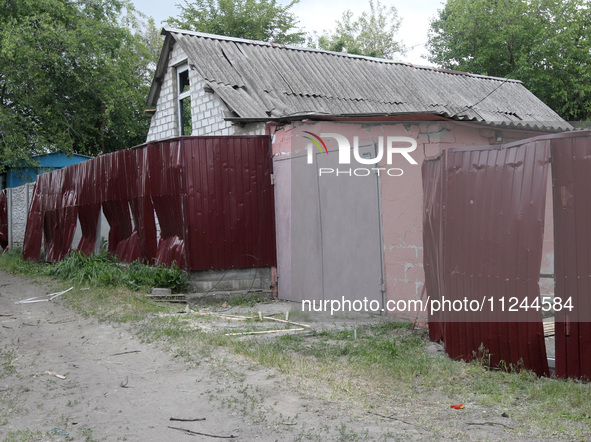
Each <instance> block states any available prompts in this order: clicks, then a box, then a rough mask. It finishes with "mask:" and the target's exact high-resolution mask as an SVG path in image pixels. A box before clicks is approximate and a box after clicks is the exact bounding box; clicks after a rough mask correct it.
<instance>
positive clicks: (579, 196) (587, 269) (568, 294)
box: [552, 132, 591, 380]
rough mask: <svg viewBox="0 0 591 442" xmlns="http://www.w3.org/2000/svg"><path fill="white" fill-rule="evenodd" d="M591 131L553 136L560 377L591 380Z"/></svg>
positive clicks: (558, 367)
mask: <svg viewBox="0 0 591 442" xmlns="http://www.w3.org/2000/svg"><path fill="white" fill-rule="evenodd" d="M590 176H591V133H589V132H579V133H574V134H564V135H561V136H555V137H554V138H553V139H552V177H553V182H552V188H553V200H554V244H555V250H554V269H555V280H556V287H555V293H554V296H555V301H557V300H558V299H560V300H561V301H562V303H563V304H566V303H567V301H568V300H569V299H570V301H571V304H570V305H571V306H572V307H573V308H572V309H566V308H563V309H561V310H559V311H556V375H557V376H558V377H570V378H575V379H585V380H591V352H590V351H589V349H590V348H591V281H590V279H591V256H590V255H589V251H590V250H591V231H590V230H589V226H591V192H589V184H590V182H591V181H590Z"/></svg>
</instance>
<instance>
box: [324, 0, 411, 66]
mask: <svg viewBox="0 0 591 442" xmlns="http://www.w3.org/2000/svg"><path fill="white" fill-rule="evenodd" d="M369 8H370V9H369V11H365V12H363V13H362V14H361V16H360V17H359V18H358V19H357V20H354V19H353V13H352V12H351V11H350V10H347V11H345V12H344V13H343V16H342V19H341V21H337V22H336V30H335V31H334V32H333V33H330V34H327V33H325V34H323V35H322V36H320V37H319V38H318V43H317V46H318V47H319V48H320V49H326V50H329V51H336V52H347V53H349V54H358V55H367V56H370V57H379V58H394V56H395V54H396V53H404V46H403V45H402V43H401V42H399V41H397V40H396V34H397V33H398V29H399V28H400V22H401V19H400V18H399V17H398V11H397V10H396V8H395V7H394V6H391V7H390V8H387V7H386V6H384V5H382V4H381V3H380V0H376V2H375V4H374V2H373V0H369Z"/></svg>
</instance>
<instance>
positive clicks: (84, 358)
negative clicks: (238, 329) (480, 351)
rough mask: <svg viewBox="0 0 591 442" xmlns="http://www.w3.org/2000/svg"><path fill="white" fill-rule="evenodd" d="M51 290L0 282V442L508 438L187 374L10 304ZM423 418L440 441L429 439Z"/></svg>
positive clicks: (160, 356)
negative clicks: (434, 425) (29, 441)
mask: <svg viewBox="0 0 591 442" xmlns="http://www.w3.org/2000/svg"><path fill="white" fill-rule="evenodd" d="M51 289H52V287H45V286H43V285H39V284H35V283H34V282H31V281H29V280H27V279H26V278H23V277H19V276H14V275H9V274H6V273H2V272H0V440H35V441H36V440H51V441H54V440H58V441H61V440H74V441H79V440H81V441H83V440H87V441H91V440H96V441H103V440H106V441H117V440H129V441H185V440H216V439H214V438H212V437H211V436H226V437H229V436H234V439H236V440H243V441H292V440H294V441H295V440H322V441H325V440H409V439H411V440H415V439H433V438H441V437H444V438H448V437H452V438H457V437H460V438H465V439H493V440H498V439H504V438H510V436H509V437H508V435H507V434H506V433H505V428H504V427H503V426H501V425H498V426H492V425H488V424H487V425H478V419H479V418H482V416H483V413H484V412H485V411H484V410H481V409H478V407H474V408H473V409H472V410H471V411H470V412H469V413H466V414H465V417H463V418H462V420H463V421H464V422H462V421H459V420H458V419H457V418H454V417H453V416H454V415H453V414H452V413H453V412H454V410H451V411H450V410H449V405H446V406H440V407H436V408H433V409H432V408H429V407H428V405H427V402H425V403H424V404H416V403H415V404H412V405H411V404H404V403H403V401H399V402H397V403H393V406H392V407H391V408H390V407H389V409H387V410H381V411H380V414H383V416H377V415H372V414H368V412H367V411H366V410H362V409H356V408H355V407H351V406H349V405H348V404H342V403H336V402H333V401H329V400H327V399H324V398H323V397H322V395H321V394H319V393H320V392H318V391H309V390H306V389H304V388H303V387H301V386H300V385H298V382H297V380H294V379H291V378H287V377H286V376H283V375H281V374H280V373H277V372H276V371H274V370H273V369H269V368H265V367H261V366H260V365H258V364H255V363H254V362H252V361H250V360H248V359H246V358H242V357H240V356H237V355H234V354H232V353H229V352H227V351H225V350H224V349H220V350H219V354H216V356H215V357H212V358H210V359H207V360H203V361H202V362H201V363H200V364H199V365H198V366H197V367H195V366H189V365H187V363H185V362H184V361H182V360H179V358H176V359H175V358H174V357H173V355H172V354H171V353H169V352H167V351H165V350H164V349H163V348H161V347H159V346H158V345H154V344H145V343H142V342H141V341H140V340H139V339H138V338H136V337H134V335H133V334H132V333H131V332H130V331H129V330H128V329H126V327H124V326H119V325H116V324H115V325H113V324H107V323H100V322H98V321H97V320H96V319H93V318H85V317H82V316H81V315H79V314H77V313H75V312H73V311H71V310H69V309H67V308H65V307H64V306H63V305H62V301H61V300H60V298H56V299H54V300H53V301H51V302H40V303H29V304H15V302H17V301H19V300H23V299H27V298H31V297H36V296H44V295H46V294H47V293H50V292H51ZM324 397H326V395H325V396H324ZM432 399H433V398H430V399H429V400H431V401H432ZM443 399H444V400H447V399H446V398H443ZM436 410H439V411H437V412H435V411H436ZM170 418H179V419H204V420H199V421H193V422H182V421H171V420H170ZM466 419H467V421H466ZM501 419H502V418H501ZM425 420H427V421H431V422H432V421H433V420H435V421H439V422H441V424H440V425H439V424H438V425H437V426H441V428H449V429H450V432H448V431H447V430H445V431H443V433H438V432H434V431H433V427H432V426H431V427H426V426H425V425H424V424H423V422H425ZM468 421H471V422H472V424H470V425H468V424H467V422H468ZM489 421H490V419H489ZM474 422H476V423H474ZM504 422H506V423H509V420H505V421H504ZM170 427H177V428H183V429H187V430H191V431H194V432H199V433H206V434H208V435H210V436H207V435H195V434H188V433H186V432H182V431H180V430H177V429H172V428H170Z"/></svg>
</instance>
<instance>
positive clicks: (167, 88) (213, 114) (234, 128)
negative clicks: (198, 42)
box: [146, 44, 265, 141]
mask: <svg viewBox="0 0 591 442" xmlns="http://www.w3.org/2000/svg"><path fill="white" fill-rule="evenodd" d="M186 61H187V56H186V55H185V53H184V52H183V50H182V49H181V47H180V45H178V44H175V45H174V46H173V49H172V51H170V59H169V63H168V66H169V67H168V71H167V72H166V75H165V77H164V80H163V82H162V88H161V90H160V96H159V98H158V105H157V106H156V113H155V114H154V115H153V116H152V121H151V123H150V130H149V132H148V138H147V140H146V141H155V140H161V139H164V138H170V137H176V136H179V135H180V134H179V130H178V111H177V93H176V91H177V86H176V84H177V80H176V67H177V66H180V65H182V64H184V63H185V62H186ZM191 63H193V61H191ZM189 84H190V92H191V120H192V129H193V132H192V133H191V135H264V134H265V125H264V123H250V124H245V125H240V124H235V123H232V122H230V121H226V120H224V112H227V111H228V108H227V107H226V105H225V104H224V102H223V101H222V100H221V99H220V97H219V96H218V95H217V94H215V93H214V92H206V90H205V86H206V83H205V81H204V80H203V78H202V77H201V76H200V75H199V74H198V73H197V71H196V70H195V69H194V68H190V69H189Z"/></svg>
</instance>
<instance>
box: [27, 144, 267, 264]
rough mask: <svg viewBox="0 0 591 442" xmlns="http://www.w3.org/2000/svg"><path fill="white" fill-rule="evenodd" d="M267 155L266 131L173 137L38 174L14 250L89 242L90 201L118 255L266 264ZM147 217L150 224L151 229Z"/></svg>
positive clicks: (87, 249)
mask: <svg viewBox="0 0 591 442" xmlns="http://www.w3.org/2000/svg"><path fill="white" fill-rule="evenodd" d="M271 175H272V162H271V148H270V138H269V137H266V136H242V137H241V136H230V137H222V136H219V137H181V138H175V139H170V140H164V141H160V142H156V143H150V144H148V145H144V146H139V147H137V148H134V149H129V150H124V151H118V152H114V153H111V154H107V155H103V156H101V157H98V158H95V159H92V160H89V161H86V162H84V163H80V164H78V165H74V166H69V167H66V168H64V169H60V170H57V171H54V172H50V173H46V174H42V175H39V176H38V178H37V183H36V185H35V190H34V193H33V199H32V204H31V211H30V212H29V218H28V221H27V233H26V237H25V245H24V248H23V256H24V257H25V259H30V260H38V259H39V256H40V251H41V241H42V237H41V226H43V235H44V238H45V251H46V259H47V260H48V261H58V260H60V259H63V258H64V257H65V255H66V254H67V253H68V252H69V251H70V248H71V244H72V238H73V235H74V232H75V229H76V222H77V220H79V221H80V226H81V229H82V239H81V241H80V244H79V246H78V249H79V250H81V251H83V252H84V253H86V254H88V253H92V252H93V251H94V250H95V248H96V234H97V224H98V219H99V214H100V209H101V208H102V211H103V213H104V215H105V218H106V219H107V222H108V223H109V226H110V230H109V251H110V252H112V253H114V254H116V255H117V257H118V258H119V259H121V260H122V261H127V262H131V261H135V260H140V261H143V262H147V263H158V264H172V263H175V264H176V265H179V266H181V267H184V268H187V269H190V270H207V269H227V268H232V267H235V268H249V267H266V266H274V265H275V264H276V257H275V225H274V222H275V221H274V220H275V216H274V202H273V188H272V185H271ZM156 221H158V225H159V226H160V236H159V237H157V228H156Z"/></svg>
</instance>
